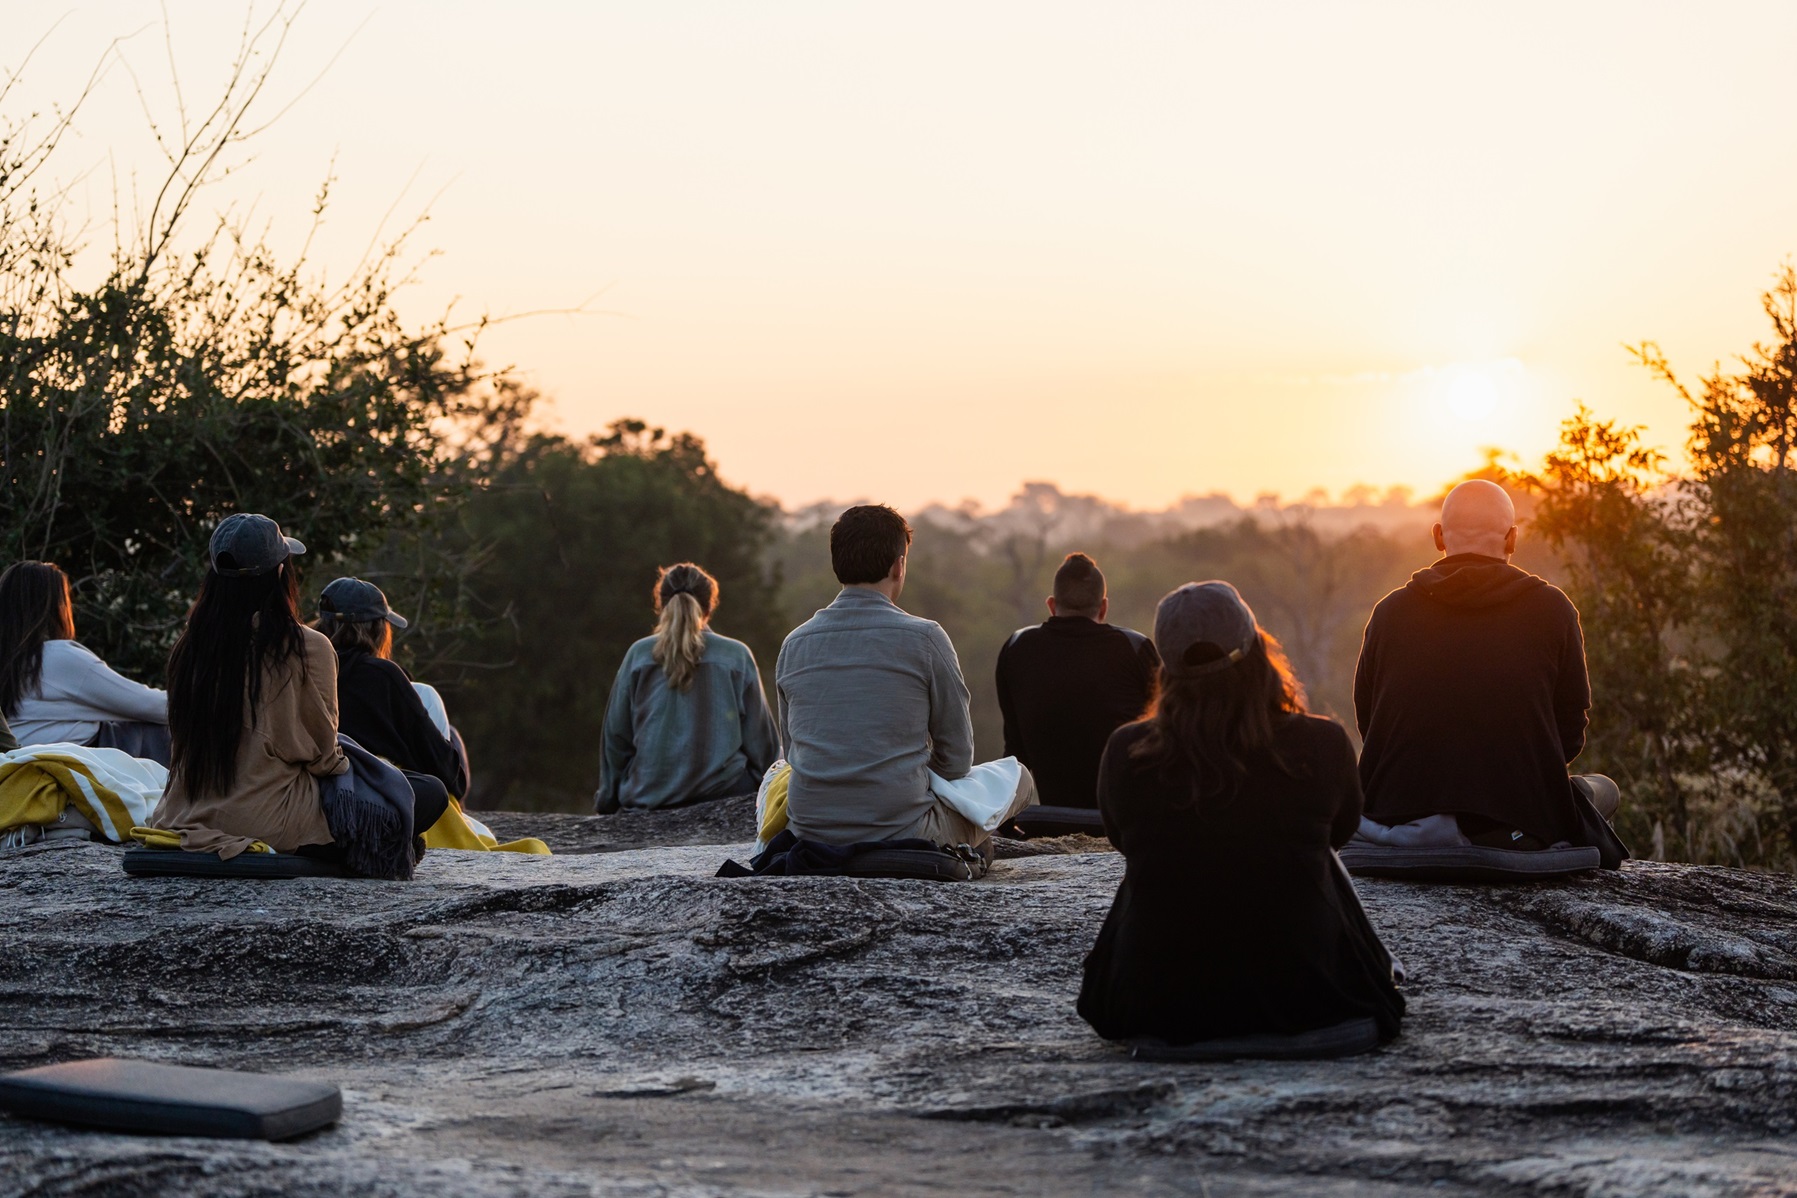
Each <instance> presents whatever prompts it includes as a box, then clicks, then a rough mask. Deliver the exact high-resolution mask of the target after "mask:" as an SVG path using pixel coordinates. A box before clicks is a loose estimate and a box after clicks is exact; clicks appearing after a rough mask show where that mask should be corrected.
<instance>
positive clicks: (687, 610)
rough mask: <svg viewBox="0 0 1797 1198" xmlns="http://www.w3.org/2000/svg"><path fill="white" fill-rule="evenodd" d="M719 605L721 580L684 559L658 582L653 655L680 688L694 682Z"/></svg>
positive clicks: (651, 653) (671, 682)
mask: <svg viewBox="0 0 1797 1198" xmlns="http://www.w3.org/2000/svg"><path fill="white" fill-rule="evenodd" d="M717 606H718V580H717V579H715V578H713V577H712V576H711V575H709V574H707V573H706V572H705V571H703V570H701V569H700V568H699V567H697V566H695V565H693V564H692V563H691V562H681V563H680V564H679V565H677V566H666V567H663V569H662V572H661V577H660V578H659V579H657V580H656V582H655V614H656V617H657V619H656V621H655V648H654V649H652V650H651V651H650V655H651V656H653V657H654V658H655V664H656V665H658V666H660V667H661V668H662V669H663V670H664V671H666V672H667V675H668V685H669V686H671V687H673V688H674V689H675V690H677V691H683V690H686V689H687V688H688V687H690V686H692V684H693V674H694V673H696V672H697V671H698V669H699V659H700V658H701V657H703V656H704V655H705V626H706V625H707V624H708V623H710V622H711V613H712V612H714V611H716V610H717Z"/></svg>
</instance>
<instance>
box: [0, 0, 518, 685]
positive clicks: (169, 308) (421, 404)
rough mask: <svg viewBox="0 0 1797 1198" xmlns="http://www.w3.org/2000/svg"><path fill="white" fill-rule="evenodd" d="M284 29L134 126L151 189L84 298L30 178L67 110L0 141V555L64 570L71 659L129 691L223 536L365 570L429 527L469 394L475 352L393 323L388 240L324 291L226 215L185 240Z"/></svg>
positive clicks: (41, 181)
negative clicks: (77, 646)
mask: <svg viewBox="0 0 1797 1198" xmlns="http://www.w3.org/2000/svg"><path fill="white" fill-rule="evenodd" d="M291 22H292V17H291V16H290V15H288V14H286V13H284V12H281V11H277V12H276V13H275V15H274V16H273V17H271V18H270V19H269V20H268V21H267V22H266V23H264V24H263V25H261V26H260V27H254V28H249V29H246V32H245V35H244V39H243V42H242V44H241V46H240V49H239V53H238V57H237V60H236V63H235V66H234V69H233V71H232V72H231V75H230V78H229V80H228V82H227V84H226V86H225V88H224V90H223V94H222V95H221V96H220V98H219V100H218V102H217V103H216V105H215V106H214V107H213V108H212V109H211V110H210V111H208V112H205V113H203V114H199V115H198V116H197V118H195V119H191V120H190V119H189V115H188V113H187V112H186V111H185V109H182V110H181V111H180V112H179V114H178V120H171V121H170V122H169V128H170V130H171V131H170V132H166V133H165V132H164V130H163V128H162V127H160V126H158V125H155V124H152V130H153V132H154V133H155V135H156V140H157V144H158V145H159V146H161V147H162V150H163V152H164V154H165V155H166V159H167V171H166V174H165V176H164V178H163V179H162V180H161V182H160V185H159V186H158V187H157V188H156V189H155V190H154V192H153V193H152V199H151V201H150V203H149V206H148V208H147V210H146V211H144V212H143V213H142V214H141V215H139V216H138V217H136V219H134V220H133V219H131V218H129V217H126V218H121V221H120V224H119V226H118V227H117V228H116V229H115V230H114V232H115V237H114V248H113V250H112V252H111V254H110V255H109V257H108V258H107V259H106V262H105V265H104V266H103V268H101V269H100V270H99V271H98V272H97V275H96V276H95V277H93V278H87V277H85V275H86V273H87V272H84V271H82V270H79V269H78V267H77V264H78V262H79V261H80V260H81V251H82V249H83V247H82V244H81V243H80V241H79V239H78V238H77V236H76V235H75V234H74V233H72V232H71V231H70V229H69V226H68V221H67V219H66V213H65V212H64V209H63V203H64V200H63V194H62V193H61V192H59V191H58V190H56V188H55V187H54V185H52V184H50V183H48V182H46V181H45V180H46V178H47V176H46V175H45V170H46V167H47V165H48V164H50V163H52V162H53V161H55V157H56V150H57V147H58V145H59V144H60V142H61V139H62V137H63V136H64V135H65V134H66V133H67V132H68V130H69V129H70V128H71V127H72V124H73V121H74V118H75V113H76V112H77V111H78V110H79V103H77V104H76V105H75V106H74V107H73V108H72V109H71V111H70V112H68V113H66V114H63V115H60V116H58V117H56V118H55V119H54V120H53V121H52V122H51V123H50V124H49V126H48V127H47V128H46V127H41V125H40V124H38V123H34V122H33V121H32V120H29V119H27V120H24V121H9V122H7V123H6V124H5V125H4V126H3V131H0V405H3V412H0V552H3V553H4V554H5V556H6V558H7V559H8V560H16V559H18V558H21V557H32V558H42V559H48V560H53V561H56V562H57V563H59V564H60V565H62V566H63V567H64V569H66V570H67V571H68V572H69V574H70V575H71V578H72V579H73V582H74V588H75V596H76V603H77V619H78V623H79V626H80V630H81V634H82V636H83V638H84V639H86V640H88V641H90V642H92V643H93V644H94V646H95V647H96V648H97V649H99V650H100V651H101V652H102V653H103V654H105V655H106V656H107V657H108V658H109V659H111V660H112V661H113V662H114V663H115V664H116V665H118V666H119V667H120V668H122V669H124V670H127V671H129V672H133V673H136V674H138V675H139V676H140V677H144V678H151V679H155V678H159V677H160V675H161V668H162V662H163V659H164V657H165V656H166V653H167V649H168V647H169V645H170V644H171V643H172V641H173V638H174V636H175V635H176V633H177V632H178V630H179V627H180V624H181V621H182V619H183V616H184V613H185V611H186V607H187V604H188V602H189V601H190V599H191V596H192V594H193V592H194V589H195V587H196V586H197V584H198V582H199V579H200V577H201V574H202V572H203V570H204V563H205V547H206V542H207V539H208V537H209V536H210V534H211V530H212V528H213V527H214V526H215V525H216V524H217V522H218V521H219V520H220V519H221V518H222V517H223V516H224V515H226V514H228V513H230V512H233V511H262V512H266V513H267V514H269V515H271V516H274V517H275V518H276V519H278V520H279V521H281V523H282V524H283V526H284V527H286V528H287V529H289V530H290V531H291V532H293V533H294V534H295V535H297V536H299V537H300V538H301V539H302V540H304V541H306V542H307V543H308V547H309V549H310V550H311V553H310V554H309V555H308V557H307V559H306V561H307V565H308V566H310V567H311V568H312V569H314V570H316V569H317V568H318V567H319V566H321V565H329V564H330V563H332V562H333V561H336V560H339V559H343V558H349V557H354V556H356V555H358V554H361V553H365V552H366V550H367V547H368V546H369V545H370V544H373V543H378V542H379V541H380V540H381V539H382V538H383V537H384V536H386V535H388V534H390V533H392V532H393V531H395V530H397V529H404V528H410V527H414V526H416V525H417V524H418V523H419V521H420V520H421V519H423V518H424V517H425V515H426V514H427V513H428V512H429V511H430V510H431V509H432V507H433V505H434V503H435V501H436V500H437V499H438V498H439V496H440V494H441V490H440V488H439V487H438V486H437V485H436V484H437V481H438V478H437V476H438V469H439V467H440V466H441V464H442V460H443V457H442V446H441V443H440V442H439V440H438V439H437V437H436V436H435V435H434V434H435V431H436V430H437V429H438V428H439V426H440V425H441V424H442V423H443V422H444V421H446V420H453V419H454V418H456V417H457V416H458V415H459V414H460V412H461V410H462V408H463V406H464V405H465V404H466V403H467V402H468V400H469V398H470V396H471V395H472V393H473V392H474V391H476V390H477V389H478V387H479V385H480V383H481V382H482V376H481V374H480V372H479V371H478V369H477V367H476V365H475V363H474V360H473V357H472V348H473V347H472V340H471V339H470V340H469V341H468V342H466V343H464V344H463V345H462V346H461V347H459V352H458V353H454V354H452V353H451V351H450V350H449V348H448V347H447V342H448V340H449V333H450V330H449V329H448V328H447V327H446V326H445V325H444V324H443V323H441V322H438V323H436V324H431V325H426V326H424V327H422V328H415V327H411V326H409V325H408V324H407V323H406V322H404V321H403V320H402V319H401V318H400V316H399V315H398V313H397V312H396V311H395V308H394V305H393V296H394V291H395V289H396V288H397V287H399V286H400V285H402V284H403V283H404V282H405V281H406V277H407V276H406V272H405V268H404V263H403V255H404V253H405V249H404V245H405V241H404V238H403V237H402V238H400V239H399V240H398V241H396V242H395V243H393V244H391V245H389V246H388V247H386V249H385V250H384V251H382V252H379V253H376V254H375V255H373V256H372V257H371V258H370V259H369V260H366V261H364V262H363V263H362V264H360V265H359V266H358V267H357V268H356V269H355V270H354V271H353V272H352V273H351V274H350V275H349V277H348V278H347V280H346V281H345V282H343V283H340V284H335V285H332V284H328V283H326V282H325V281H323V280H322V278H318V277H315V276H313V275H312V273H311V271H310V267H309V265H308V263H307V262H306V259H305V254H304V252H303V251H302V252H301V253H300V255H299V256H298V258H297V259H296V260H295V261H292V262H286V263H283V262H282V261H280V260H279V259H278V257H277V255H276V254H275V253H274V252H273V251H272V250H271V249H270V248H269V246H268V245H267V244H266V243H265V242H263V241H261V240H259V239H257V238H254V237H252V236H251V235H250V234H249V233H248V232H247V231H246V230H245V229H244V228H243V226H242V225H241V224H239V223H234V222H233V221H232V220H230V219H229V218H220V219H218V220H216V221H215V222H213V223H212V224H211V225H210V227H207V228H203V229H201V230H199V231H198V233H197V234H196V233H195V232H194V230H193V228H192V226H193V224H194V221H195V219H196V217H195V208H194V205H195V201H196V198H197V197H198V195H199V193H200V191H201V190H202V188H204V187H205V186H206V185H207V184H209V183H211V182H213V181H215V180H216V179H218V178H220V177H222V176H223V175H224V174H226V173H228V171H229V170H230V168H231V167H232V165H233V158H232V156H233V154H235V153H236V152H237V150H238V148H239V147H240V146H241V145H242V144H243V143H244V142H245V141H246V140H247V139H248V138H250V137H251V136H253V134H254V133H255V131H256V126H255V123H254V121H253V120H252V114H253V113H255V112H257V111H259V110H260V107H261V103H260V101H261V99H262V97H263V96H264V93H265V91H266V89H267V87H268V84H269V80H270V76H271V74H272V72H273V71H274V67H275V62H276V60H277V59H278V57H279V50H280V43H281V41H282V39H283V38H284V36H285V34H286V31H287V29H288V27H289V26H290V25H291ZM258 63H261V65H259V66H258V65H257V64H258ZM8 87H9V88H10V84H9V85H8ZM90 87H91V84H90ZM5 96H6V90H5V89H0V101H3V100H4V99H5ZM328 192H329V187H328V184H327V186H326V187H325V188H324V189H322V190H321V192H320V194H319V197H318V202H317V204H316V205H315V207H314V211H313V219H314V221H315V222H317V221H320V220H322V218H323V214H324V211H325V208H326V203H327V199H328ZM308 241H309V239H308Z"/></svg>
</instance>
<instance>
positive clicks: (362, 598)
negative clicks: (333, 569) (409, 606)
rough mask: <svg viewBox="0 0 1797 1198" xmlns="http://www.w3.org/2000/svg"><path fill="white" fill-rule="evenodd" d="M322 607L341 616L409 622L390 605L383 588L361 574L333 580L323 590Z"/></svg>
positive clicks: (398, 625)
mask: <svg viewBox="0 0 1797 1198" xmlns="http://www.w3.org/2000/svg"><path fill="white" fill-rule="evenodd" d="M318 610H319V611H320V612H323V613H324V614H326V615H331V616H336V617H337V618H338V619H340V620H367V621H370V622H373V621H375V620H385V621H387V623H389V624H391V625H393V627H395V628H404V627H405V626H406V618H405V617H404V616H402V615H400V614H399V613H398V612H396V611H394V610H393V609H392V608H391V607H388V606H387V596H385V595H383V594H382V593H381V588H379V587H377V586H375V585H374V584H373V583H372V582H364V581H362V580H361V579H360V578H338V579H335V580H334V581H332V582H331V584H330V585H329V586H327V587H325V589H324V590H323V591H321V592H320V593H319V596H318Z"/></svg>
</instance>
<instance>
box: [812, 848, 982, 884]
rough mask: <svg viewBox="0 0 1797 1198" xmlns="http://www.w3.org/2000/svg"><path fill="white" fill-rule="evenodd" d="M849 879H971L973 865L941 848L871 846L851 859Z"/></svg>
mask: <svg viewBox="0 0 1797 1198" xmlns="http://www.w3.org/2000/svg"><path fill="white" fill-rule="evenodd" d="M842 872H843V875H844V876H845V877H850V878H919V879H922V880H924V881H930V882H971V881H972V880H973V876H974V874H973V866H972V865H971V864H969V863H968V862H966V861H963V860H962V859H961V858H959V857H957V856H955V855H954V854H953V853H945V852H943V851H942V850H941V849H870V850H869V851H867V852H865V853H857V854H855V856H853V857H851V858H849V861H848V864H847V865H846V866H845V867H844V869H843V871H842Z"/></svg>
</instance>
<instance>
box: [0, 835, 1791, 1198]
mask: <svg viewBox="0 0 1797 1198" xmlns="http://www.w3.org/2000/svg"><path fill="white" fill-rule="evenodd" d="M749 819H750V817H749V814H748V811H747V809H746V807H745V806H744V805H743V804H740V803H733V804H727V805H718V806H714V807H712V808H709V809H694V810H691V811H685V812H676V813H673V814H670V815H666V816H661V817H642V816H635V817H629V816H626V817H604V818H583V817H574V816H525V815H509V816H508V815H499V814H493V815H492V816H491V818H490V819H489V822H490V823H491V824H492V825H493V826H494V829H495V830H496V831H498V832H500V833H501V835H503V836H514V835H526V834H528V835H539V836H542V837H544V838H545V839H546V840H548V841H549V842H550V843H551V844H552V845H554V846H555V847H556V848H557V849H558V850H561V851H562V855H559V856H557V857H554V858H550V859H542V858H524V857H515V856H511V855H506V854H476V853H448V852H435V853H432V854H431V855H430V857H429V858H428V859H427V860H426V861H425V863H424V865H423V866H422V867H421V869H420V873H419V876H418V880H417V881H416V882H414V883H412V884H410V885H405V884H397V883H378V882H359V881H357V882H351V881H338V880H301V881H291V882H274V883H261V884H258V883H250V882H201V881H197V880H187V879H131V878H127V877H126V876H125V875H124V874H123V873H122V872H120V870H119V862H118V858H119V853H120V850H117V849H112V848H106V847H101V846H78V847H68V848H44V847H41V846H40V847H34V848H28V849H24V850H19V851H16V852H13V853H9V854H5V855H0V899H3V902H0V911H3V912H4V914H3V915H0V920H3V921H4V924H3V926H4V933H5V942H6V946H7V949H6V951H5V952H4V954H0V995H3V1002H4V1006H3V1007H0V1069H13V1068H21V1067H26V1066H30V1065H37V1064H44V1063H48V1062H53V1061H60V1060H67V1059H71V1058H76V1057H83V1056H95V1055H130V1056H137V1057H144V1058H149V1059H154V1060H165V1061H174V1062H183V1063H189V1064H210V1065H220V1066H228V1067H234V1068H244V1069H254V1070H264V1071H281V1072H288V1073H294V1074H298V1075H301V1076H305V1077H315V1078H327V1079H330V1080H332V1081H335V1082H337V1083H338V1084H340V1085H341V1086H342V1087H343V1090H344V1094H345V1109H344V1117H343V1120H342V1122H341V1123H340V1124H339V1125H338V1126H337V1127H336V1128H334V1129H332V1130H329V1131H325V1132H322V1133H319V1134H317V1135H314V1136H311V1137H308V1138H306V1139H303V1140H300V1141H298V1142H295V1143H290V1144H278V1145H269V1144H260V1143H240V1142H227V1141H203V1140H191V1139H159V1138H139V1137H129V1136H114V1135H101V1134H95V1133H90V1132H81V1131H73V1130H66V1129H62V1128H58V1127H54V1126H49V1125H43V1124H36V1123H31V1122H25V1121H18V1120H10V1119H3V1118H0V1192H3V1193H5V1194H34V1195H37V1194H45V1195H48V1194H58V1195H62V1194H84V1195H86V1194H91V1195H101V1194H107V1195H110V1194H163V1193H192V1194H208V1195H250V1194H276V1193H279V1194H320V1195H323V1194H342V1193H356V1194H365V1195H381V1194H413V1193H434V1194H445V1195H499V1194H508V1195H509V1194H520V1195H522V1194H530V1195H576V1194H579V1195H585V1194H620V1195H638V1194H643V1195H650V1194H654V1195H726V1194H728V1195H776V1194H779V1195H787V1194H818V1195H823V1194H831V1195H860V1194H870V1195H871V1194H919V1195H922V1194H930V1195H940V1194H944V1193H949V1194H1097V1193H1113V1192H1127V1193H1133V1194H1144V1195H1159V1194H1209V1195H1215V1196H1218V1198H1221V1196H1223V1195H1231V1194H1244V1195H1259V1194H1281V1195H1287V1194H1293V1195H1311V1194H1317V1195H1321V1194H1329V1195H1410V1194H1422V1193H1425V1192H1426V1193H1428V1194H1430V1195H1435V1194H1448V1195H1454V1194H1498V1193H1508V1194H1555V1195H1562V1194H1566V1195H1642V1194H1664V1195H1691V1194H1717V1195H1722V1194H1729V1195H1734V1194H1786V1193H1797V884H1794V883H1793V882H1792V880H1790V879H1788V878H1777V877H1768V876H1763V875H1755V874H1748V873H1741V872H1735V871H1730V870H1723V869H1698V868H1689V867H1680V866H1667V865H1652V864H1631V865H1630V867H1629V868H1627V869H1626V870H1624V871H1623V872H1621V873H1619V874H1614V873H1613V874H1605V875H1601V876H1595V877H1590V878H1587V879H1581V880H1578V881H1574V882H1570V883H1562V884H1555V885H1534V886H1524V887H1515V888H1484V889H1471V888H1456V887H1440V886H1434V887H1424V886H1416V885H1408V884H1403V883H1396V882H1379V881H1367V882H1362V883H1361V884H1360V886H1361V892H1362V895H1363V897H1364V898H1365V901H1366V904H1367V906H1368V908H1369V910H1370V912H1371V914H1372V917H1373V920H1374V922H1375V924H1376V925H1377V926H1378V927H1379V928H1380V929H1381V931H1382V932H1383V933H1384V935H1385V936H1386V938H1387V940H1388V942H1389V943H1390V944H1391V945H1392V947H1393V948H1394V949H1395V950H1396V951H1397V952H1398V954H1399V955H1400V956H1401V957H1402V958H1403V959H1404V961H1405V963H1406V965H1407V967H1408V969H1409V973H1410V982H1409V984H1408V987H1407V990H1408V994H1409V997H1410V1003H1411V1006H1410V1017H1409V1019H1408V1020H1407V1021H1406V1023H1405V1032H1404V1036H1403V1037H1402V1038H1401V1039H1400V1040H1398V1041H1397V1042H1396V1043H1395V1044H1393V1045H1392V1046H1390V1047H1389V1048H1387V1049H1385V1050H1383V1051H1381V1052H1378V1053H1375V1054H1372V1055H1370V1056H1366V1057H1361V1058H1356V1059H1353V1060H1348V1061H1340V1062H1315V1063H1248V1062H1243V1063H1235V1064H1227V1065H1177V1066H1168V1065H1149V1064H1141V1063H1136V1062H1133V1061H1131V1060H1130V1059H1128V1057H1127V1056H1126V1055H1125V1054H1124V1053H1123V1052H1121V1051H1120V1050H1118V1049H1116V1048H1113V1047H1111V1046H1109V1045H1106V1044H1104V1043H1102V1042H1100V1041H1098V1040H1096V1039H1095V1038H1094V1037H1093V1036H1092V1035H1091V1034H1090V1033H1089V1031H1088V1030H1087V1028H1086V1027H1085V1025H1084V1024H1082V1023H1081V1022H1080V1021H1079V1019H1078V1017H1077V1016H1076V1015H1075V1014H1074V1011H1073V999H1074V995H1075V993H1076V990H1077V987H1078V977H1079V964H1080V959H1081V957H1082V956H1083V954H1084V953H1085V951H1086V949H1087V947H1088V946H1089V945H1090V943H1091V940H1092V937H1093V935H1094V933H1095V932H1096V929H1097V927H1098V924H1099V921H1100V919H1101V918H1102V916H1103V913H1104V910H1105V908H1106V906H1107V905H1108V903H1109V901H1110V897H1111V893H1112V891H1113V890H1114V888H1115V886H1116V883H1117V878H1118V875H1119V871H1120V865H1121V863H1120V861H1119V859H1118V858H1117V857H1116V856H1115V854H1112V853H1109V852H1107V851H1102V849H1103V846H1102V845H1101V844H1096V843H1094V842H1091V841H1079V842H1069V843H1060V844H1048V845H1037V846H1034V847H1035V848H1036V849H1037V850H1038V851H1034V852H1031V853H1030V854H1029V855H1011V856H1008V857H1007V858H1006V859H1002V860H1001V861H1000V862H999V863H998V864H997V866H995V867H994V870H993V873H992V874H991V876H990V877H988V878H987V879H985V880H984V881H981V882H977V883H968V884H939V883H925V882H893V881H868V880H859V881H858V880H849V879H778V880H766V879H762V880H755V879H751V880H732V881H724V880H718V879H715V878H713V877H712V874H713V872H714V871H715V870H716V868H717V866H718V864H719V862H720V861H721V860H722V859H723V858H724V857H726V856H730V855H735V856H738V857H744V856H746V854H747V851H748V846H747V845H746V844H744V843H743V841H744V840H745V839H746V838H747V836H748V823H749ZM1022 852H1023V850H1021V849H1019V850H1014V853H1022Z"/></svg>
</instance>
